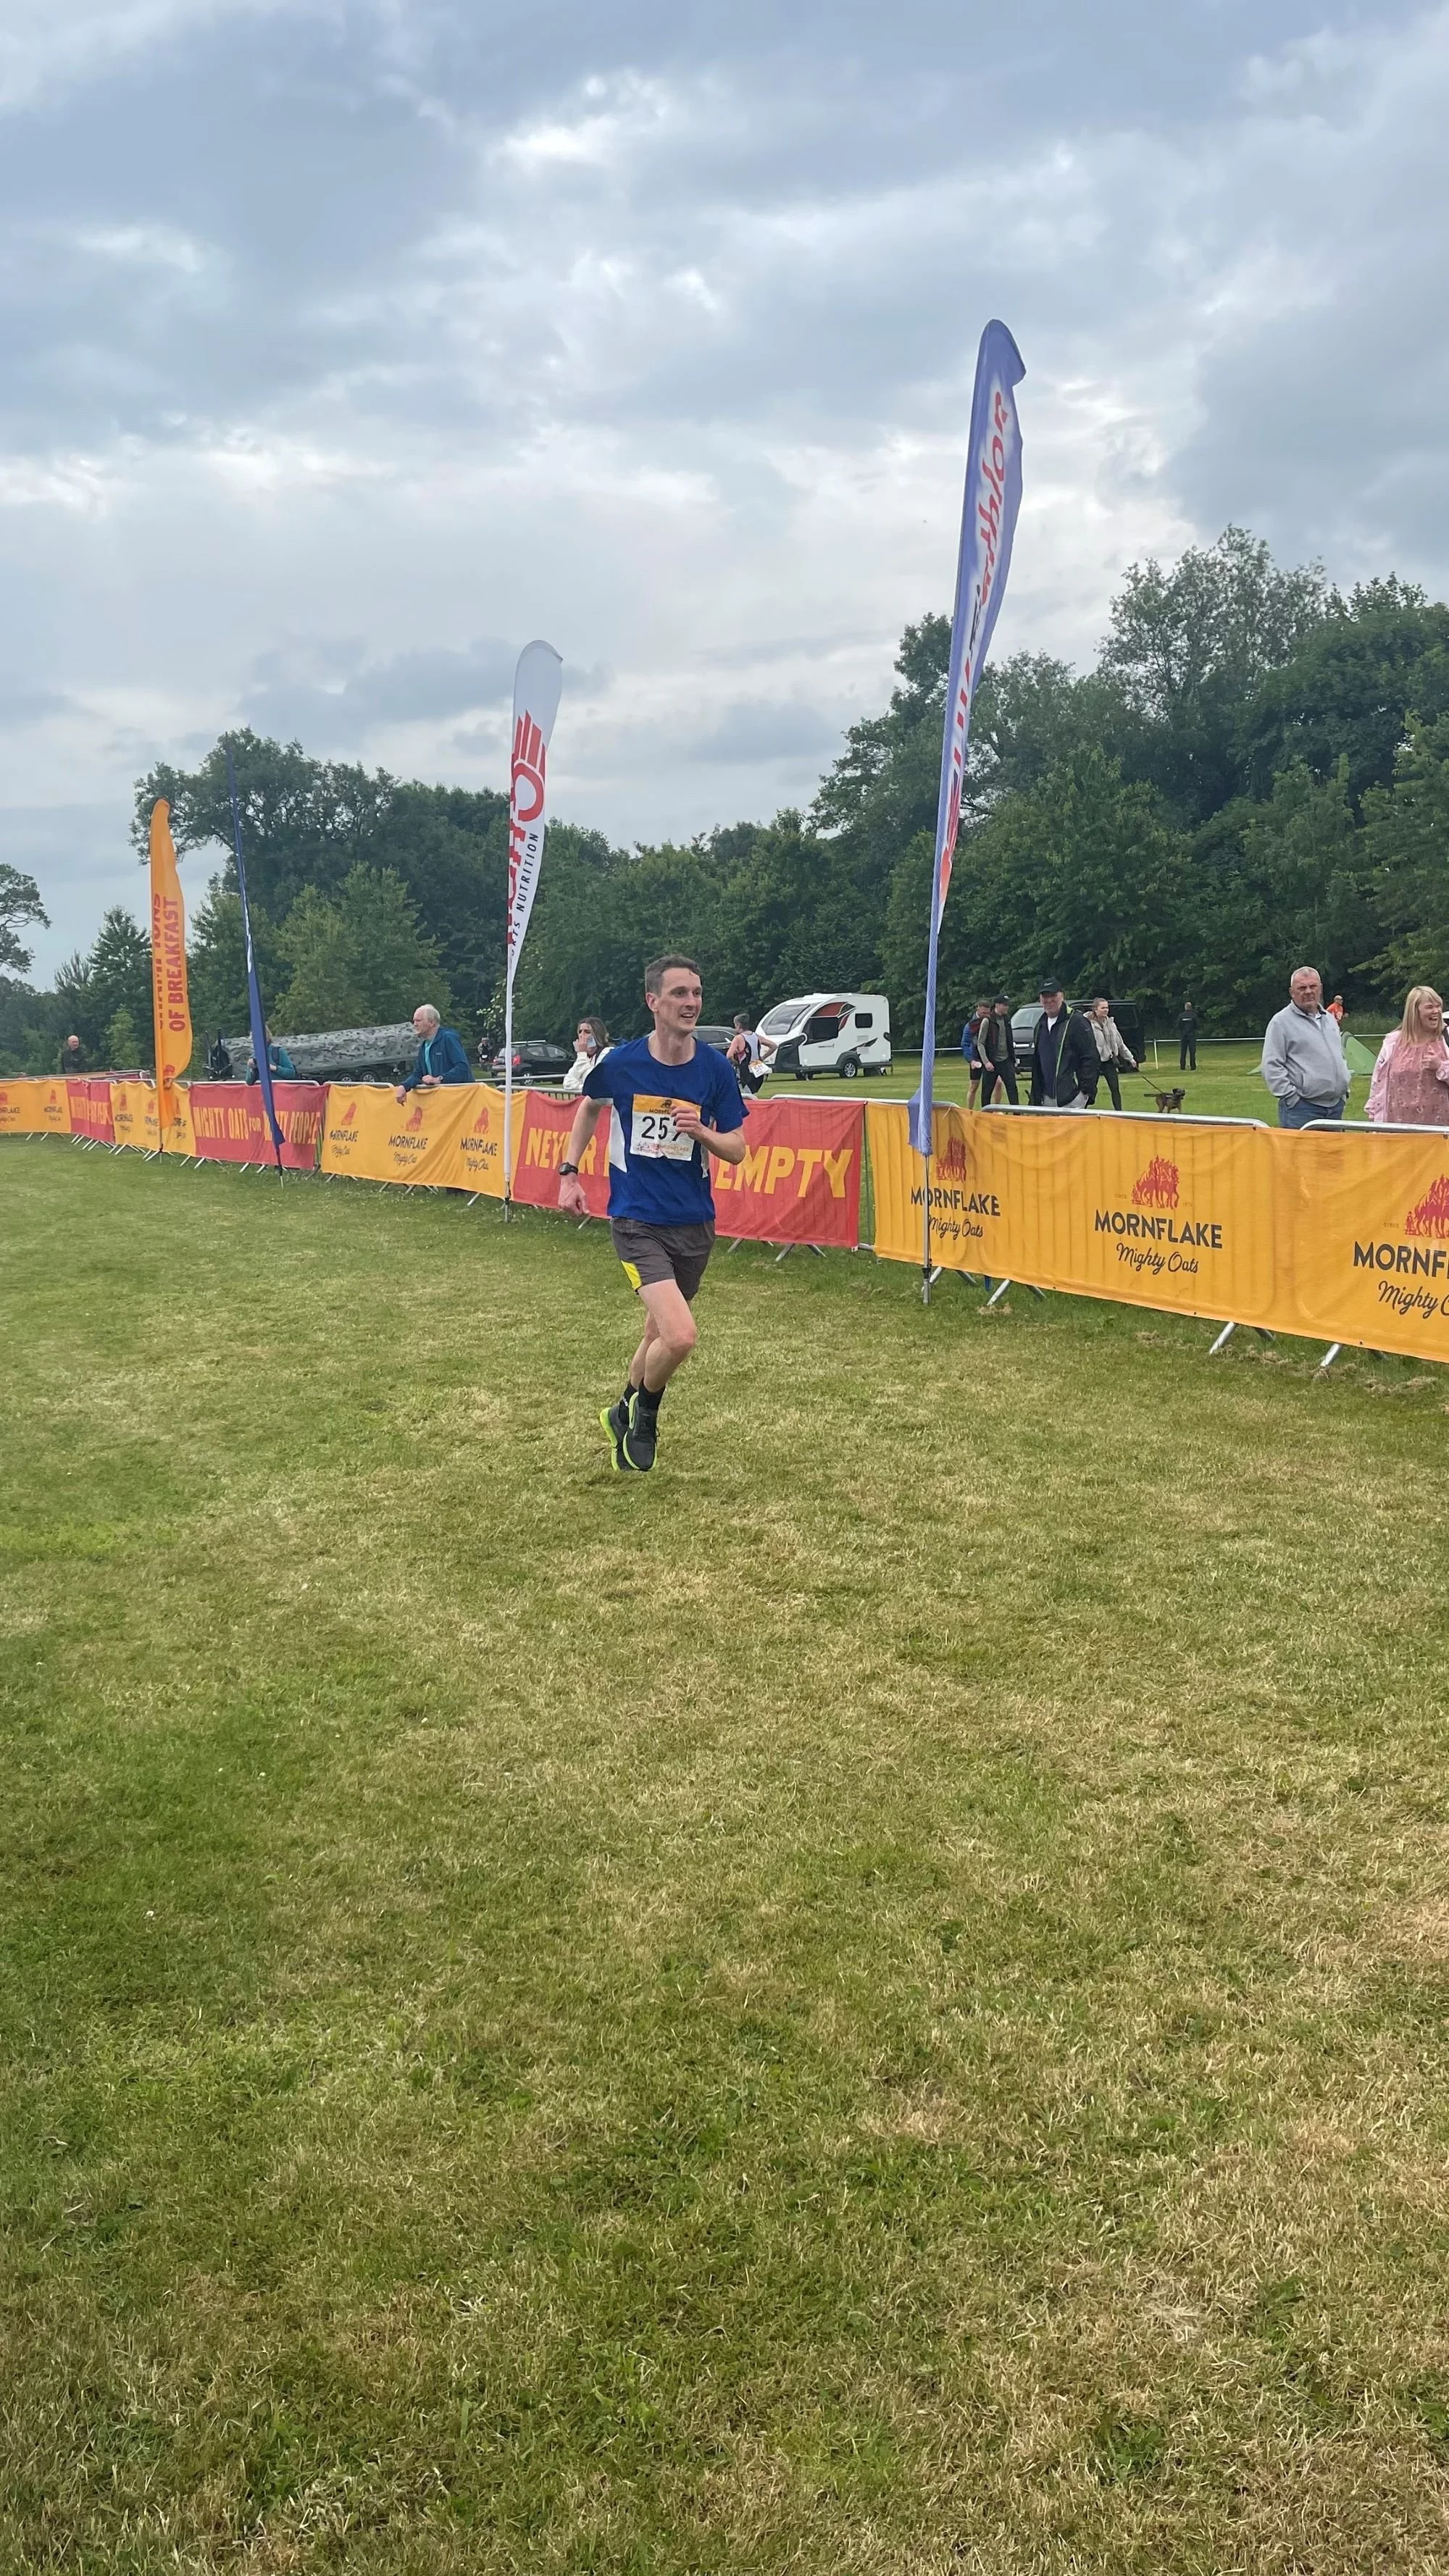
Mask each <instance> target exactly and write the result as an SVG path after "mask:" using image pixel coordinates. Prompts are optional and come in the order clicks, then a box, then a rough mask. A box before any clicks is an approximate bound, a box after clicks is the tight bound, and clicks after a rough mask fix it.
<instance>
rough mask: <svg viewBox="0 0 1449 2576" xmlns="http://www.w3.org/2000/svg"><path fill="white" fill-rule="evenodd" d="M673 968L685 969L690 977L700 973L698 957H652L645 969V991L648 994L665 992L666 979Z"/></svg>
mask: <svg viewBox="0 0 1449 2576" xmlns="http://www.w3.org/2000/svg"><path fill="white" fill-rule="evenodd" d="M671 966H682V967H683V968H684V969H685V972H686V973H687V974H690V975H697V974H698V973H699V959H698V958H697V957H651V958H650V960H649V963H648V965H647V966H646V967H645V969H644V990H645V992H646V993H660V992H662V991H663V989H664V978H665V976H666V975H667V974H668V972H669V969H670V967H671Z"/></svg>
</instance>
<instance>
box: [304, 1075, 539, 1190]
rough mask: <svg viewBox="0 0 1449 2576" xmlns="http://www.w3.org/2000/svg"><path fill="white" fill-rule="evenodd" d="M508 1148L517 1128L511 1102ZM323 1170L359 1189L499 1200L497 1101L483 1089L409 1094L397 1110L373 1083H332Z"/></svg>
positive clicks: (450, 1087)
mask: <svg viewBox="0 0 1449 2576" xmlns="http://www.w3.org/2000/svg"><path fill="white" fill-rule="evenodd" d="M513 1109H514V1147H515V1151H516V1150H517V1141H518V1134H519V1131H520V1129H521V1127H522V1123H523V1099H522V1096H521V1095H518V1096H515V1099H514V1103H513ZM322 1169H323V1171H324V1172H345V1173H347V1174H349V1175H350V1176H351V1178H352V1179H353V1180H358V1181H403V1182H409V1183H413V1184H416V1185H418V1186H421V1187H425V1188H428V1189H439V1190H480V1191H482V1192H484V1193H485V1195H486V1196H488V1197H490V1198H501V1197H502V1196H503V1094H502V1092H501V1091H494V1090H492V1089H491V1088H490V1087H489V1086H488V1085H487V1084H484V1083H461V1082H458V1083H444V1084H442V1085H440V1087H439V1089H438V1090H436V1091H410V1092H409V1094H408V1096H407V1099H406V1100H405V1101H404V1102H403V1103H402V1104H401V1105H399V1103H398V1102H397V1100H396V1099H395V1098H394V1097H393V1094H392V1092H391V1091H386V1090H383V1089H381V1088H380V1087H379V1086H378V1085H377V1084H375V1083H332V1084H330V1085H329V1087H328V1092H327V1114H326V1118H325V1120H324V1122H323V1127H322Z"/></svg>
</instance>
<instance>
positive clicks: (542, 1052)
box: [493, 1038, 573, 1083]
mask: <svg viewBox="0 0 1449 2576" xmlns="http://www.w3.org/2000/svg"><path fill="white" fill-rule="evenodd" d="M572 1063H573V1057H572V1056H571V1055H569V1054H568V1053H567V1052H566V1051H565V1049H564V1048H563V1047H557V1046H553V1045H551V1044H550V1042H549V1040H548V1039H547V1038H515V1039H514V1041H513V1079H514V1081H515V1082H541V1083H551V1082H562V1080H563V1078H564V1075H565V1074H566V1073H567V1071H568V1069H569V1066H570V1065H571V1064H572ZM493 1071H494V1072H495V1073H496V1074H497V1076H498V1079H499V1081H500V1082H501V1081H502V1080H503V1078H504V1076H505V1075H506V1073H507V1071H508V1049H507V1048H506V1047H500V1048H499V1050H498V1053H497V1054H496V1056H495V1057H494V1059H493Z"/></svg>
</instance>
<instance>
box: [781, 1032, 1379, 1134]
mask: <svg viewBox="0 0 1449 2576" xmlns="http://www.w3.org/2000/svg"><path fill="white" fill-rule="evenodd" d="M1356 1034H1357V1035H1358V1036H1359V1037H1360V1038H1362V1040H1363V1042H1364V1044H1365V1045H1366V1046H1368V1047H1369V1048H1371V1049H1372V1051H1373V1052H1374V1053H1375V1054H1377V1052H1378V1047H1379V1041H1380V1039H1381V1037H1382V1035H1383V1031H1382V1029H1379V1028H1375V1027H1372V1026H1368V1027H1362V1028H1360V1029H1359V1030H1358V1031H1357V1032H1356ZM1261 1056H1262V1048H1261V1046H1260V1045H1249V1044H1247V1043H1244V1042H1242V1041H1239V1040H1235V1039H1224V1040H1217V1039H1213V1040H1211V1041H1207V1040H1204V1042H1203V1044H1202V1045H1201V1046H1200V1047H1199V1048H1198V1058H1197V1068H1196V1070H1195V1071H1194V1070H1193V1068H1192V1067H1191V1066H1189V1067H1187V1069H1186V1070H1185V1071H1182V1070H1179V1067H1178V1061H1177V1058H1178V1049H1177V1043H1176V1040H1175V1039H1174V1040H1173V1041H1172V1042H1171V1044H1169V1042H1168V1041H1167V1040H1166V1039H1165V1038H1164V1039H1163V1040H1162V1041H1161V1042H1160V1044H1159V1047H1158V1063H1157V1065H1156V1066H1155V1067H1154V1065H1153V1062H1152V1051H1151V1047H1150V1046H1149V1048H1148V1053H1147V1060H1146V1063H1145V1065H1144V1068H1143V1076H1144V1077H1146V1078H1141V1077H1139V1076H1138V1075H1137V1074H1132V1073H1126V1072H1124V1073H1123V1074H1122V1075H1121V1076H1120V1083H1121V1091H1122V1106H1123V1108H1124V1109H1137V1110H1141V1111H1143V1112H1144V1113H1145V1114H1148V1115H1151V1114H1152V1113H1153V1112H1154V1110H1155V1107H1156V1103H1155V1101H1154V1100H1153V1098H1152V1093H1151V1091H1149V1088H1148V1081H1149V1080H1150V1082H1151V1085H1152V1089H1153V1090H1157V1089H1162V1090H1167V1089H1175V1088H1176V1087H1177V1086H1178V1085H1179V1084H1180V1085H1181V1087H1182V1089H1183V1090H1184V1092H1185V1093H1186V1095H1187V1096H1186V1098H1185V1100H1184V1102H1183V1109H1184V1112H1185V1113H1186V1114H1188V1115H1189V1116H1190V1115H1192V1114H1193V1113H1196V1115H1197V1116H1198V1117H1200V1118H1260V1119H1262V1120H1263V1122H1264V1123H1265V1125H1267V1126H1270V1127H1271V1126H1275V1125H1276V1124H1277V1118H1278V1108H1277V1103H1276V1101H1274V1100H1273V1098H1272V1097H1271V1095H1270V1093H1269V1091H1268V1089H1267V1087H1266V1085H1265V1083H1264V1081H1263V1077H1262V1075H1261V1073H1260V1072H1259V1070H1258V1067H1259V1062H1260V1060H1261ZM920 1079H921V1059H920V1057H919V1056H918V1055H898V1056H897V1057H896V1059H895V1061H894V1063H893V1065H892V1067H891V1070H890V1072H889V1073H886V1074H872V1075H870V1076H869V1077H868V1078H867V1079H865V1080H863V1081H862V1082H861V1083H859V1084H858V1085H857V1086H856V1087H857V1088H858V1090H859V1091H860V1092H861V1094H862V1095H863V1097H864V1098H865V1099H867V1100H908V1099H909V1098H910V1095H911V1093H912V1092H913V1091H914V1090H915V1089H916V1086H917V1084H918V1083H919V1081H920ZM1368 1087H1369V1085H1368V1076H1367V1074H1355V1076H1354V1078H1353V1089H1352V1091H1351V1093H1350V1095H1349V1110H1348V1114H1349V1116H1350V1118H1362V1117H1363V1116H1364V1115H1365V1114H1366V1108H1367V1102H1368ZM842 1088H843V1086H842V1085H840V1084H838V1083H834V1082H827V1081H826V1079H825V1077H824V1076H823V1075H821V1076H820V1077H819V1079H818V1081H817V1083H816V1084H815V1085H814V1086H813V1088H812V1090H811V1091H809V1092H807V1091H805V1090H802V1089H801V1088H800V1087H799V1085H797V1084H796V1082H795V1081H794V1080H793V1079H792V1078H791V1076H790V1075H788V1074H786V1075H783V1076H782V1077H781V1079H780V1080H779V1081H778V1082H771V1083H767V1084H766V1086H765V1093H764V1096H765V1098H766V1099H767V1100H768V1099H776V1098H779V1099H784V1100H790V1099H793V1098H799V1099H802V1100H803V1099H806V1098H811V1097H814V1096H815V1094H816V1093H817V1092H818V1091H820V1090H822V1089H823V1090H828V1091H831V1092H835V1091H839V1090H840V1089H842ZM967 1088H968V1076H967V1069H966V1067H965V1066H964V1064H963V1063H962V1061H961V1057H960V1055H959V1054H952V1053H950V1052H947V1053H946V1054H943V1055H940V1056H938V1057H937V1059H936V1075H935V1084H934V1090H935V1096H936V1098H937V1099H938V1100H964V1099H965V1098H966V1096H967ZM1020 1088H1021V1096H1022V1098H1023V1099H1025V1098H1026V1096H1027V1085H1026V1081H1025V1078H1024V1077H1023V1080H1022V1083H1021V1086H1020ZM1097 1099H1098V1105H1099V1107H1100V1108H1101V1109H1102V1110H1104V1111H1108V1112H1110V1110H1111V1107H1112V1101H1111V1095H1110V1093H1109V1092H1108V1091H1107V1089H1106V1088H1105V1086H1103V1088H1102V1089H1101V1090H1100V1091H1099V1092H1098V1095H1097Z"/></svg>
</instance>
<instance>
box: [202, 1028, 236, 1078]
mask: <svg viewBox="0 0 1449 2576" xmlns="http://www.w3.org/2000/svg"><path fill="white" fill-rule="evenodd" d="M206 1070H207V1073H208V1075H209V1076H210V1079H211V1080H212V1081H213V1082H233V1081H235V1079H236V1067H235V1065H234V1064H233V1063H232V1060H231V1049H230V1047H229V1046H228V1045H227V1042H226V1040H225V1038H224V1037H223V1036H222V1034H221V1031H220V1029H218V1030H217V1033H216V1043H215V1045H214V1046H212V1047H210V1048H209V1049H208V1050H207V1057H206Z"/></svg>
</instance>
